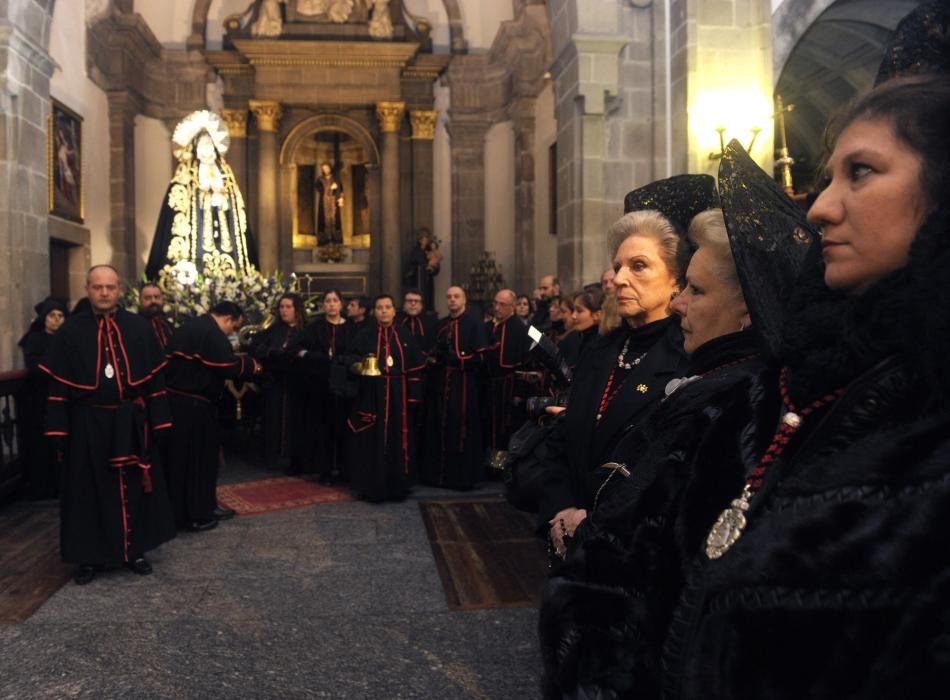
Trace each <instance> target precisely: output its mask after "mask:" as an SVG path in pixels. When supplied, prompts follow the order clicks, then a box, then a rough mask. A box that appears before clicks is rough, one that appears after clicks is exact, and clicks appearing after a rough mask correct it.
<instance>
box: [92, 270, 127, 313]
mask: <svg viewBox="0 0 950 700" xmlns="http://www.w3.org/2000/svg"><path fill="white" fill-rule="evenodd" d="M121 295H122V278H121V277H120V276H119V271H118V270H116V269H115V268H114V267H112V265H93V266H92V267H90V268H89V272H87V273H86V296H88V297H89V303H90V304H91V305H92V310H93V311H95V312H96V313H97V314H111V313H112V312H113V311H115V309H116V307H118V305H119V297H120V296H121Z"/></svg>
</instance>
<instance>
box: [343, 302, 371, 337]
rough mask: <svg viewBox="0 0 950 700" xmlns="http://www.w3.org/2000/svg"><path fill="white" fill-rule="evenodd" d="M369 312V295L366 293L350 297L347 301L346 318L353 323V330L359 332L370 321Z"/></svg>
mask: <svg viewBox="0 0 950 700" xmlns="http://www.w3.org/2000/svg"><path fill="white" fill-rule="evenodd" d="M368 313H369V297H367V296H364V295H360V296H356V297H350V299H349V301H347V302H346V320H347V321H349V322H350V323H352V324H353V328H352V329H351V330H352V331H353V332H354V333H359V332H360V331H361V330H363V328H365V327H366V324H368V323H369V318H368V317H367V314H368Z"/></svg>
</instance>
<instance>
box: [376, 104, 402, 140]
mask: <svg viewBox="0 0 950 700" xmlns="http://www.w3.org/2000/svg"><path fill="white" fill-rule="evenodd" d="M405 113H406V103H405V102H377V103H376V119H377V120H378V121H379V128H380V130H381V131H382V132H383V133H393V132H395V133H398V132H399V129H400V127H401V126H402V116H403V115H404V114H405Z"/></svg>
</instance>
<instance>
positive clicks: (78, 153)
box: [46, 100, 85, 224]
mask: <svg viewBox="0 0 950 700" xmlns="http://www.w3.org/2000/svg"><path fill="white" fill-rule="evenodd" d="M46 137H47V157H48V168H47V172H48V174H49V211H50V213H51V214H53V215H54V216H59V217H62V218H64V219H69V220H70V221H75V222H77V223H80V224H81V223H82V222H83V218H84V217H85V211H84V207H83V187H84V184H85V183H84V182H83V159H84V153H83V150H82V117H80V116H79V115H78V114H76V113H75V112H74V111H72V110H71V109H69V108H68V107H66V106H65V105H63V104H61V103H59V102H57V101H56V100H53V101H52V106H51V108H50V115H49V121H48V128H47V135H46Z"/></svg>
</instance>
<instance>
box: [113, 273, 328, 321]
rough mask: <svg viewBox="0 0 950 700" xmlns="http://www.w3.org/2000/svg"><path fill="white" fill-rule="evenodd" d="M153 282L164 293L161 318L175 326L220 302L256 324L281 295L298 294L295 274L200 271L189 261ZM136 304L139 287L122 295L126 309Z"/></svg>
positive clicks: (308, 299) (310, 301)
mask: <svg viewBox="0 0 950 700" xmlns="http://www.w3.org/2000/svg"><path fill="white" fill-rule="evenodd" d="M156 282H157V284H158V286H159V287H160V288H161V290H162V292H164V294H165V309H164V311H165V315H166V316H167V317H168V319H169V320H170V321H171V322H172V323H173V324H174V325H175V326H178V325H180V324H181V319H182V318H184V317H186V316H201V315H203V314H206V313H208V311H210V310H211V309H212V308H213V307H214V306H215V305H216V304H218V303H220V302H222V301H233V302H234V303H235V304H237V305H238V306H240V307H241V308H242V309H244V313H245V314H246V315H247V323H249V324H260V323H262V322H266V320H267V319H268V317H269V316H270V315H271V314H272V313H273V310H274V309H275V308H276V307H277V302H278V300H279V299H280V297H281V296H282V295H283V294H287V293H296V294H301V286H300V282H299V280H298V279H297V276H296V275H290V277H289V278H288V279H286V280H285V279H284V277H283V276H282V275H281V274H280V273H279V272H278V273H276V274H274V275H272V276H270V277H268V276H266V275H264V274H263V273H261V272H260V271H259V270H257V268H254V267H250V268H249V269H248V271H247V272H245V273H240V272H238V271H236V270H235V269H233V268H230V267H219V268H217V269H216V270H214V271H210V270H208V269H206V270H205V271H204V272H201V271H199V270H198V267H197V266H196V265H195V264H194V263H193V262H191V261H189V260H182V261H179V262H177V263H174V264H168V265H166V266H165V267H163V268H162V269H161V270H159V273H158V280H156ZM301 296H303V298H304V306H305V307H306V310H307V313H308V314H312V313H313V312H314V311H315V310H316V299H315V298H314V297H312V296H309V295H306V296H305V295H302V294H301ZM138 304H139V288H138V287H134V288H132V289H130V290H129V292H128V294H127V295H126V306H127V307H129V308H137V307H138Z"/></svg>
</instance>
